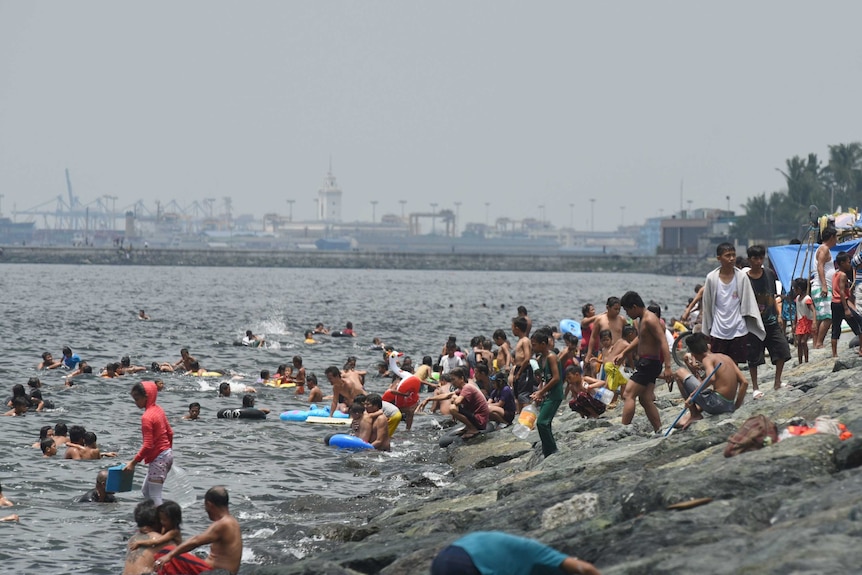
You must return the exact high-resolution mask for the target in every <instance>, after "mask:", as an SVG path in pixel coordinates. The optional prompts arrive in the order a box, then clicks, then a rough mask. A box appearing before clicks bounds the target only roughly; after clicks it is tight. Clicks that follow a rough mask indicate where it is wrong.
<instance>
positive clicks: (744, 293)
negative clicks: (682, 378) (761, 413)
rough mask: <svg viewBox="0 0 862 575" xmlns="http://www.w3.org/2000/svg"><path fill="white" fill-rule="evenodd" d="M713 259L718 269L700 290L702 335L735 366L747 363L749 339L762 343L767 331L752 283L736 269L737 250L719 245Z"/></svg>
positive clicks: (716, 351)
mask: <svg viewBox="0 0 862 575" xmlns="http://www.w3.org/2000/svg"><path fill="white" fill-rule="evenodd" d="M715 255H716V258H717V259H718V262H719V264H720V265H719V267H718V268H716V269H714V270H712V271H711V272H709V274H707V276H706V282H704V286H703V303H702V308H701V309H702V313H703V333H705V334H706V335H708V336H709V345H710V349H711V350H712V351H713V352H715V353H723V354H726V355H728V356H729V357H730V358H731V359H732V360H733V361H734V362H736V363H737V364H739V363H746V362H747V361H748V345H749V338H750V337H756V338H757V339H758V340H760V341H763V340H764V338H765V337H766V330H765V329H764V328H763V320H762V319H761V318H760V310H759V309H758V307H757V300H756V299H755V297H754V290H753V289H752V287H751V282H750V281H749V279H748V276H747V275H746V274H745V272H743V271H742V270H740V269H737V267H736V248H735V247H733V244H731V243H729V242H722V243H720V244H718V246H717V247H716V248H715ZM761 395H763V394H762V392H761V393H759V394H756V395H755V396H754V399H757V398H758V397H759V396H761Z"/></svg>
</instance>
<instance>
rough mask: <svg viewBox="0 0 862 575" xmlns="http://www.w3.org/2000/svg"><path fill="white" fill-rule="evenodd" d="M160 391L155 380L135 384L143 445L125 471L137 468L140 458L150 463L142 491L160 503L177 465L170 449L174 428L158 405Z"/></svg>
mask: <svg viewBox="0 0 862 575" xmlns="http://www.w3.org/2000/svg"><path fill="white" fill-rule="evenodd" d="M158 394H159V392H158V388H157V387H156V384H155V382H152V381H142V382H140V383H136V384H135V385H133V386H132V399H134V400H135V405H137V406H138V408H139V409H143V410H144V414H143V415H141V433H142V434H143V436H144V444H143V445H142V446H141V450H140V451H138V453H137V455H135V458H134V459H132V460H131V461H130V462H128V463H127V464H126V467H125V469H124V471H128V470H134V469H135V465H137V464H138V462H139V461H143V462H144V463H146V464H147V465H149V466H150V467H149V470H148V471H147V478H146V479H145V480H144V485H143V487H141V493H143V494H144V499H152V500H153V502H154V503H155V504H156V505H161V504H162V489H163V487H164V484H165V478H166V477H167V476H168V472H169V471H170V470H171V466H172V465H173V464H174V455H173V452H172V451H171V447H172V446H173V444H174V430H173V429H171V425H170V424H169V423H168V418H167V416H166V415H165V412H164V411H163V410H162V408H161V407H159V406H158V405H156V397H157V396H158Z"/></svg>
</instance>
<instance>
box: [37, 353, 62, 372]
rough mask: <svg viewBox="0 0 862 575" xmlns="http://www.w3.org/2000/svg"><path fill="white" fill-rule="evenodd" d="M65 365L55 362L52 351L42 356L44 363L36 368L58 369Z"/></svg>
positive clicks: (40, 363)
mask: <svg viewBox="0 0 862 575" xmlns="http://www.w3.org/2000/svg"><path fill="white" fill-rule="evenodd" d="M61 365H63V361H62V360H61V361H54V356H53V355H52V354H51V352H50V351H46V352H45V353H43V354H42V361H41V362H39V365H37V366H36V369H57V368H58V367H60V366H61Z"/></svg>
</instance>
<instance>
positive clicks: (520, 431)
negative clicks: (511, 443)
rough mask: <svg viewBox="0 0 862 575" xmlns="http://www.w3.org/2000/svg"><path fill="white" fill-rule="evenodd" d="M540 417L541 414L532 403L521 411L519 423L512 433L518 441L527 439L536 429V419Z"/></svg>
mask: <svg viewBox="0 0 862 575" xmlns="http://www.w3.org/2000/svg"><path fill="white" fill-rule="evenodd" d="M537 417H539V412H538V410H537V409H536V406H535V405H533V404H532V403H531V404H530V405H528V406H526V407H525V408H524V409H522V410H521V414H520V415H519V416H518V423H516V424H515V425H513V426H512V433H514V434H515V437H517V438H518V439H526V438H527V436H528V435H530V432H531V431H533V428H535V427H536V418H537Z"/></svg>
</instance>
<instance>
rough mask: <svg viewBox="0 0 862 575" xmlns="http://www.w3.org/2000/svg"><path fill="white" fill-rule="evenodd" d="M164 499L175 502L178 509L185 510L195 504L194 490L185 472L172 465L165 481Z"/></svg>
mask: <svg viewBox="0 0 862 575" xmlns="http://www.w3.org/2000/svg"><path fill="white" fill-rule="evenodd" d="M164 498H165V499H170V500H172V501H176V502H177V503H178V504H179V506H180V507H182V508H186V507H188V506H189V505H192V504H193V503H194V502H195V499H196V497H195V489H194V486H192V482H191V479H190V478H189V475H188V473H186V472H185V470H184V469H183V468H182V467H180V466H179V465H177V464H176V463H174V465H173V466H172V467H171V470H170V471H169V472H168V477H167V478H166V479H165V495H164Z"/></svg>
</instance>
